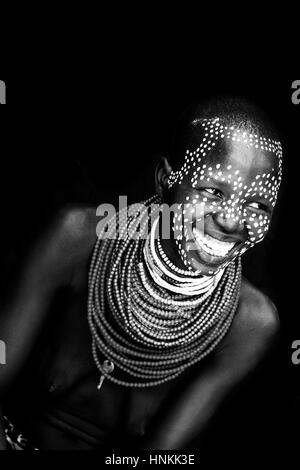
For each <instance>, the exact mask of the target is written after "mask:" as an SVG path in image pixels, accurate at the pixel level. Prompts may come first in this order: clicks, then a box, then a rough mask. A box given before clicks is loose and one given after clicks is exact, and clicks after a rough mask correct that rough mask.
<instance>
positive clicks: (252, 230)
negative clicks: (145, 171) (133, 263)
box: [164, 119, 282, 275]
mask: <svg viewBox="0 0 300 470" xmlns="http://www.w3.org/2000/svg"><path fill="white" fill-rule="evenodd" d="M201 126H202V129H203V132H204V135H203V139H202V141H201V143H200V145H198V146H197V148H196V149H188V150H187V151H186V155H185V160H184V164H183V166H182V168H181V169H180V170H178V171H172V172H171V174H170V176H169V179H168V187H169V190H170V192H172V203H176V204H178V209H179V210H178V211H177V213H176V214H175V215H174V218H173V221H172V227H173V233H174V237H173V239H171V240H169V241H168V240H165V241H164V244H165V248H166V251H167V252H168V253H169V254H170V253H173V261H174V262H176V260H175V259H174V256H175V257H176V256H177V258H178V257H179V258H180V260H181V262H182V263H183V264H184V265H185V267H186V268H187V269H189V270H193V271H199V273H201V274H205V275H213V274H215V273H216V272H218V271H219V270H220V269H222V268H224V267H225V266H226V265H228V264H229V263H230V262H231V261H232V260H233V259H234V258H236V257H237V256H238V255H240V254H242V253H244V252H245V251H246V250H247V249H248V248H250V247H251V246H254V245H255V244H256V243H258V242H260V241H262V240H263V238H264V237H265V235H266V233H267V231H268V228H269V224H270V221H271V217H272V212H273V208H274V206H275V203H276V198H277V193H278V189H279V185H280V181H281V154H282V151H281V146H280V143H279V142H275V141H272V140H270V139H265V138H263V137H258V136H256V135H252V134H250V133H248V132H246V131H243V130H238V129H235V128H233V127H230V128H227V127H226V126H223V125H222V124H220V122H219V120H218V119H215V120H203V122H202V123H201ZM168 244H169V245H173V246H167V245H168ZM177 261H178V259H177ZM177 265H178V263H177Z"/></svg>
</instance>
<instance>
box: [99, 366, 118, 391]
mask: <svg viewBox="0 0 300 470" xmlns="http://www.w3.org/2000/svg"><path fill="white" fill-rule="evenodd" d="M114 368H115V365H114V363H113V362H112V361H109V360H108V359H106V360H105V361H104V362H103V364H102V369H103V372H104V373H102V374H101V376H100V380H99V384H98V386H97V389H98V390H100V388H101V387H102V384H103V382H104V379H105V377H106V375H107V374H111V373H112V372H113V370H114Z"/></svg>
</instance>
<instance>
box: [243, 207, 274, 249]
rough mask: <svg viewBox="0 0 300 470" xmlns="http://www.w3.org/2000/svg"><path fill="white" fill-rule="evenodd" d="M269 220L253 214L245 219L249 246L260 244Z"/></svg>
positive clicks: (266, 217)
mask: <svg viewBox="0 0 300 470" xmlns="http://www.w3.org/2000/svg"><path fill="white" fill-rule="evenodd" d="M270 222H271V218H270V216H266V215H258V214H253V215H251V216H250V217H249V216H247V217H246V219H245V225H246V228H247V231H248V240H249V242H250V243H251V244H253V245H254V244H256V243H259V242H261V241H262V240H263V239H264V238H265V236H266V234H267V232H268V230H269V226H270Z"/></svg>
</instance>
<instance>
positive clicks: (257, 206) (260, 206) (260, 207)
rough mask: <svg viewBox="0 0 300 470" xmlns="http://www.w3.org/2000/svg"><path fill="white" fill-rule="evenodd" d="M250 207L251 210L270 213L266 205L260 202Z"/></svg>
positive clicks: (252, 203) (251, 204)
mask: <svg viewBox="0 0 300 470" xmlns="http://www.w3.org/2000/svg"><path fill="white" fill-rule="evenodd" d="M248 207H250V208H251V209H255V210H259V211H266V212H268V207H267V206H266V205H265V204H262V203H260V202H251V203H250V204H248Z"/></svg>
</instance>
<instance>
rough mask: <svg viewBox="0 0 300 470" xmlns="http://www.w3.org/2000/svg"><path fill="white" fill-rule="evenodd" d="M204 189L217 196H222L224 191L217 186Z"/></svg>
mask: <svg viewBox="0 0 300 470" xmlns="http://www.w3.org/2000/svg"><path fill="white" fill-rule="evenodd" d="M204 191H205V192H207V193H209V194H212V195H213V196H217V197H222V196H223V194H222V192H221V191H220V190H219V189H216V188H204Z"/></svg>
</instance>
